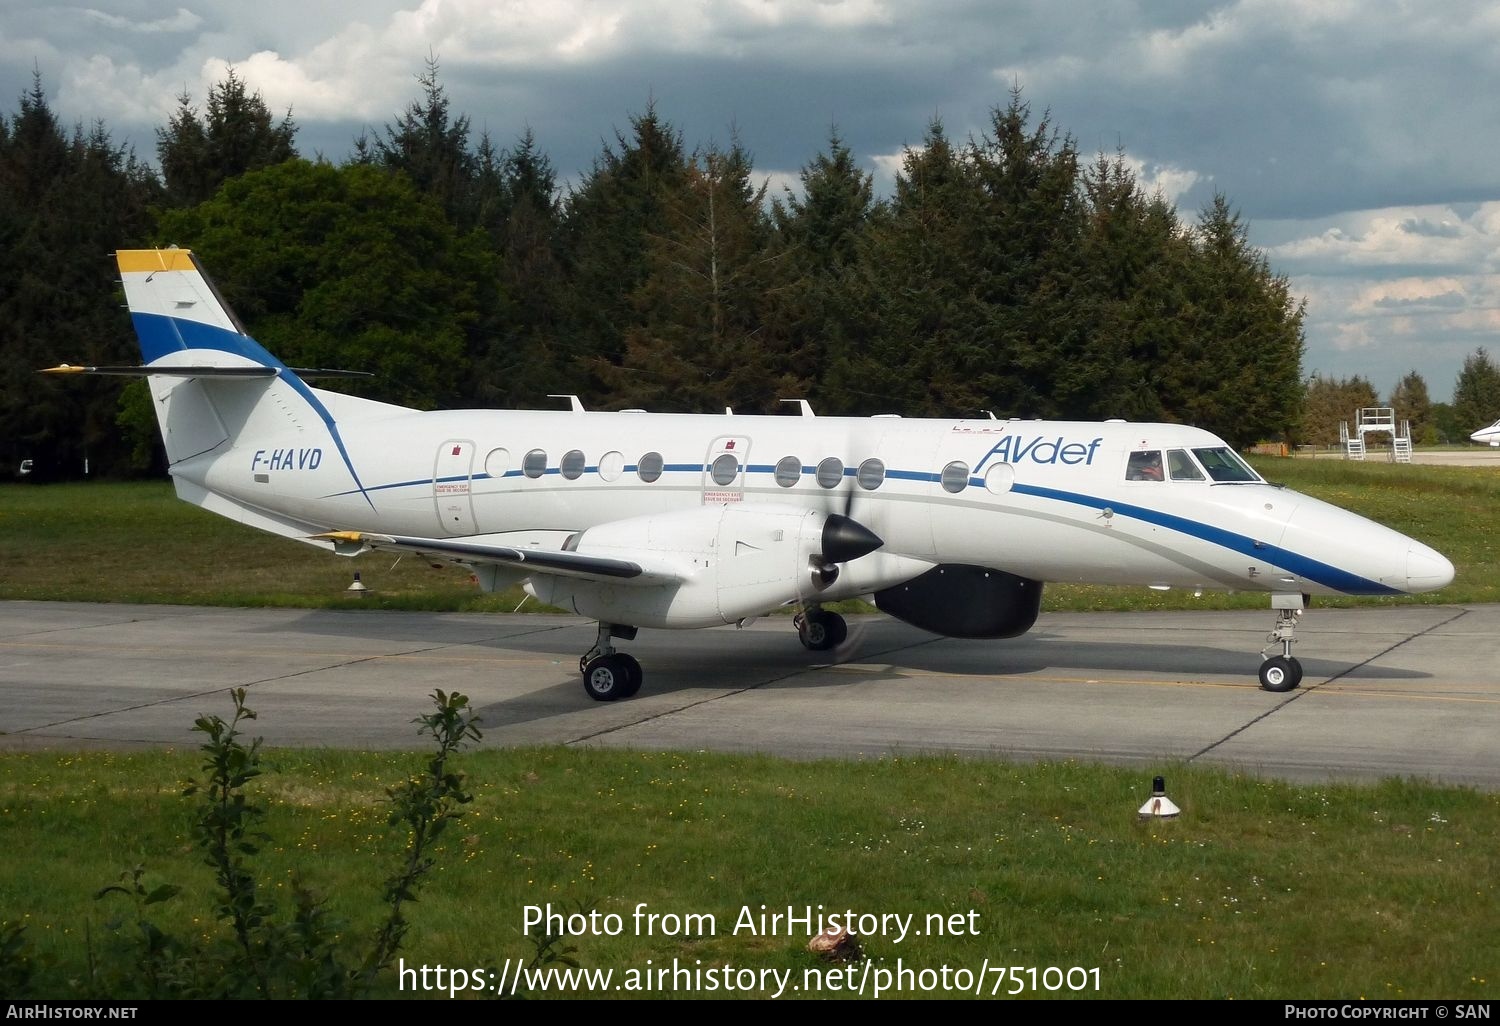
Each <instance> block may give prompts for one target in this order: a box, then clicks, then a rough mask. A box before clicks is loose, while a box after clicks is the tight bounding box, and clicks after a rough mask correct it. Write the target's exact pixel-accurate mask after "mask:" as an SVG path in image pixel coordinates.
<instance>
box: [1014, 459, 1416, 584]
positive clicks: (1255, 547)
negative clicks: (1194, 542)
mask: <svg viewBox="0 0 1500 1026" xmlns="http://www.w3.org/2000/svg"><path fill="white" fill-rule="evenodd" d="M1011 491H1013V492H1017V493H1019V494H1021V495H1034V496H1036V497H1037V498H1040V499H1053V500H1055V501H1058V502H1070V503H1074V504H1075V505H1079V506H1087V507H1089V508H1090V509H1101V510H1102V509H1105V508H1106V507H1107V508H1109V509H1111V510H1113V511H1114V512H1116V513H1118V514H1120V515H1122V516H1127V517H1132V518H1134V519H1136V520H1140V521H1143V522H1145V523H1148V524H1156V525H1157V526H1158V527H1165V528H1167V529H1168V530H1172V531H1177V532H1179V533H1181V534H1185V535H1187V536H1189V537H1191V538H1201V539H1203V540H1204V541H1206V542H1211V543H1212V544H1214V545H1219V546H1222V547H1223V548H1226V549H1229V550H1231V551H1233V552H1239V553H1241V554H1243V555H1246V556H1253V557H1254V558H1256V559H1259V560H1265V561H1268V562H1270V563H1273V564H1275V565H1276V566H1279V567H1282V568H1284V569H1286V570H1289V571H1291V572H1292V573H1294V574H1296V575H1297V576H1299V577H1305V578H1307V579H1308V580H1310V581H1315V582H1316V583H1318V584H1321V585H1323V586H1324V587H1325V588H1333V589H1334V590H1336V591H1341V592H1344V593H1345V594H1346V595H1400V594H1402V592H1401V590H1400V589H1399V588H1392V587H1390V586H1389V585H1385V584H1381V583H1379V582H1378V581H1372V580H1370V579H1369V578H1367V577H1361V576H1359V575H1358V574H1354V573H1350V572H1349V571H1347V570H1341V569H1339V568H1338V567H1336V566H1331V565H1329V564H1328V563H1324V562H1321V561H1319V560H1316V559H1313V558H1311V557H1310V556H1302V555H1298V554H1297V553H1295V552H1292V551H1291V550H1289V549H1283V548H1282V547H1281V546H1279V545H1269V544H1267V543H1265V542H1257V541H1256V540H1255V539H1253V538H1248V537H1246V536H1245V535H1243V534H1236V533H1235V532H1233V531H1226V530H1224V529H1223V528H1222V527H1213V526H1212V525H1210V524H1204V523H1200V522H1199V521H1196V520H1189V519H1187V518H1186V517H1179V516H1175V515H1174V514H1171V513H1163V512H1161V511H1160V510H1154V509H1151V508H1149V507H1146V506H1135V505H1131V504H1130V503H1122V502H1117V501H1115V500H1113V499H1101V498H1098V497H1097V496H1093V495H1083V494H1081V493H1079V492H1066V491H1062V490H1061V489H1057V488H1042V487H1040V486H1037V485H1025V484H1016V485H1013V486H1011Z"/></svg>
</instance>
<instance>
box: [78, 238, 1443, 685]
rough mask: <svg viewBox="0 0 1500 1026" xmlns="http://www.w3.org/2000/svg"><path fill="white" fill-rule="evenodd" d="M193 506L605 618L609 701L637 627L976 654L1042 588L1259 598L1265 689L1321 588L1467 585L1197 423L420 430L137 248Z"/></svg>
mask: <svg viewBox="0 0 1500 1026" xmlns="http://www.w3.org/2000/svg"><path fill="white" fill-rule="evenodd" d="M116 259H117V261H118V264H119V268H120V272H121V276H122V278H123V281H124V287H125V296H126V299H127V302H128V304H129V307H130V314H131V318H132V320H133V322H134V325H135V330H136V333H137V335H138V337H139V341H140V348H141V355H142V364H141V366H138V367H71V366H64V367H60V368H54V370H56V371H62V372H69V373H106V374H130V375H140V376H144V377H145V378H146V380H147V383H148V384H149V386H150V389H151V395H152V398H153V399H154V406H155V409H156V414H157V417H158V419H159V421H160V426H161V431H162V437H163V440H164V442H165V446H166V453H167V459H168V463H169V466H170V473H171V476H172V481H173V483H174V485H175V487H176V491H177V495H178V496H179V497H180V498H182V499H185V500H186V501H188V502H191V503H194V504H196V505H199V506H202V507H203V508H205V509H208V510H211V511H213V512H215V513H219V514H222V515H224V516H226V517H229V518H231V519H233V520H237V521H240V522H242V523H245V524H248V525H250V526H252V527H257V528H260V529H262V530H265V531H270V532H272V533H274V534H278V535H283V536H286V537H288V538H295V539H298V540H300V541H303V542H307V543H309V544H312V545H317V546H321V547H323V548H325V549H329V550H332V551H333V552H336V553H339V554H341V555H347V556H354V555H358V554H360V553H363V552H367V551H370V550H378V549H391V550H397V551H401V552H415V553H420V554H422V555H423V556H424V557H427V558H430V559H435V560H444V561H450V562H453V563H457V564H461V565H463V566H465V567H468V568H469V569H470V570H471V571H472V573H473V574H474V576H475V577H476V578H477V579H478V581H479V584H480V586H481V587H482V588H484V589H486V590H495V589H502V588H507V587H510V586H512V585H516V584H519V585H520V586H521V587H522V588H524V589H525V591H526V592H528V593H529V594H531V595H533V596H535V597H536V598H537V599H539V600H541V601H543V602H547V603H550V604H552V605H555V606H560V607H562V608H564V609H569V610H572V611H574V612H576V613H578V614H579V615H581V616H584V617H587V618H589V619H592V620H595V621H597V622H598V635H597V638H596V640H595V642H594V645H593V646H592V647H591V648H590V649H589V650H588V651H587V652H585V653H583V655H582V657H581V659H580V660H579V668H580V672H581V674H582V678H583V686H584V690H585V691H586V692H587V693H588V694H589V695H590V696H591V697H593V698H595V699H598V700H600V701H612V700H616V699H623V698H629V697H630V696H632V695H634V694H635V693H636V692H637V691H638V690H639V689H640V687H641V680H642V671H641V666H640V664H639V662H637V660H636V659H635V658H633V657H632V656H630V655H629V654H628V653H626V652H623V651H620V650H618V649H617V648H616V647H615V642H616V641H622V640H623V641H629V640H633V639H634V638H635V636H636V632H637V630H638V629H639V628H642V627H647V628H690V627H710V626H716V625H724V624H743V623H745V622H747V621H748V620H750V619H753V618H755V617H757V616H760V615H762V614H764V613H767V612H770V611H773V610H777V609H780V608H783V607H791V608H793V609H794V610H795V611H796V615H795V616H794V617H793V619H792V622H793V623H794V624H795V625H796V629H797V632H798V635H799V637H800V640H801V642H802V644H803V645H805V646H806V647H807V648H809V649H812V650H814V651H824V650H828V649H833V648H836V647H837V646H839V645H840V644H843V643H844V641H845V638H846V633H847V628H846V625H845V622H844V620H843V619H842V618H841V617H840V616H838V614H836V613H834V612H831V611H828V610H826V609H825V608H824V606H825V604H827V603H830V602H833V601H835V600H839V599H846V598H851V597H859V596H873V599H874V603H875V605H876V606H877V607H878V608H879V609H880V610H882V611H884V612H885V613H888V614H890V615H891V616H894V617H897V618H899V619H901V620H904V621H906V622H908V623H911V624H914V625H915V626H917V627H920V628H922V629H924V630H927V631H931V632H934V633H936V634H940V635H946V636H950V637H958V638H1012V637H1016V636H1018V635H1020V634H1023V633H1025V632H1026V631H1027V630H1028V629H1030V628H1031V626H1032V625H1033V624H1034V623H1035V622H1036V619H1037V613H1038V610H1039V609H1040V606H1041V600H1042V587H1043V584H1044V583H1045V582H1081V583H1094V584H1108V585H1136V586H1140V587H1148V588H1156V589H1167V588H1185V589H1190V590H1194V591H1196V590H1201V589H1217V590H1225V591H1239V592H1244V591H1251V592H1263V593H1265V594H1267V595H1268V596H1269V597H1270V602H1271V607H1272V609H1273V610H1274V612H1275V615H1276V623H1275V628H1274V630H1273V631H1272V633H1271V635H1270V639H1269V644H1268V645H1267V647H1266V648H1265V649H1263V650H1262V653H1261V655H1262V657H1263V662H1262V663H1261V665H1260V673H1259V677H1260V683H1261V685H1262V687H1264V688H1266V689H1267V690H1270V691H1288V690H1290V689H1292V688H1295V687H1296V686H1297V685H1298V683H1299V682H1300V680H1301V678H1302V666H1301V664H1300V663H1299V662H1298V661H1297V659H1296V658H1295V657H1293V656H1292V654H1291V646H1292V643H1293V642H1294V641H1295V640H1296V632H1295V627H1296V622H1297V618H1298V616H1299V615H1300V613H1301V612H1302V610H1303V608H1304V605H1305V602H1306V600H1307V598H1308V597H1309V596H1314V595H1402V594H1409V593H1414V592H1426V591H1432V590H1435V589H1438V588H1441V587H1443V586H1444V585H1446V584H1448V583H1449V582H1450V581H1451V580H1452V579H1453V565H1452V564H1451V563H1450V562H1449V561H1448V560H1447V559H1446V558H1444V557H1443V556H1442V555H1441V554H1439V553H1438V552H1436V551H1434V550H1433V549H1431V548H1429V547H1428V546H1426V545H1424V544H1422V543H1421V542H1419V541H1415V540H1413V539H1411V538H1408V537H1405V536H1404V535H1401V534H1399V533H1397V532H1396V531H1393V530H1390V529H1389V528H1386V527H1383V526H1381V525H1380V524H1377V523H1374V522H1372V521H1370V520H1367V519H1365V518H1363V517H1360V516H1357V515H1355V514H1354V513H1351V512H1348V511H1346V510H1343V509H1340V508H1338V507H1336V506H1332V505H1330V504H1328V503H1325V502H1321V501H1319V500H1317V499H1313V498H1310V497H1308V496H1306V495H1302V494H1299V493H1297V492H1295V491H1292V490H1291V489H1288V488H1283V487H1279V486H1276V485H1272V484H1269V483H1267V482H1266V481H1265V480H1263V479H1262V478H1261V477H1260V475H1259V474H1257V473H1256V472H1255V470H1253V469H1252V468H1251V467H1250V466H1249V465H1248V464H1246V463H1245V462H1244V461H1243V460H1242V459H1241V458H1240V457H1239V455H1238V454H1237V453H1236V452H1235V451H1234V449H1233V448H1232V447H1231V446H1229V445H1228V444H1226V443H1225V442H1224V441H1223V440H1222V439H1220V438H1218V437H1216V436H1214V435H1212V434H1210V433H1209V432H1207V431H1203V430H1200V429H1198V428H1194V427H1187V426H1184V425H1179V424H1137V423H1127V422H1124V421H1106V422H1103V423H1084V422H1049V421H1036V420H1026V421H1022V420H994V419H969V420H928V419H922V420H918V419H903V418H899V417H894V416H874V417H861V418H851V417H819V416H815V415H814V412H813V410H812V407H811V405H810V404H809V403H808V402H806V401H801V400H799V401H797V403H796V405H795V406H794V407H789V409H788V415H784V416H740V415H735V414H733V413H731V412H729V411H726V412H725V413H723V414H717V415H692V414H661V413H647V412H644V411H639V410H626V411H622V412H617V413H604V412H588V411H586V410H585V409H584V407H583V404H582V403H581V402H580V401H579V400H578V399H577V398H574V397H564V398H570V399H571V401H570V402H569V403H568V405H569V407H570V408H569V409H565V410H556V411H524V410H519V411H518V410H454V411H439V412H421V411H416V410H410V409H405V408H403V407H399V406H392V405H389V404H386V403H381V402H374V401H371V400H369V399H363V398H358V397H354V396H349V395H344V394H340V393H337V392H333V391H328V390H324V389H321V388H315V387H312V386H311V385H309V384H308V383H307V381H308V379H316V376H317V375H318V374H320V373H324V372H320V371H316V370H314V371H305V370H301V369H293V368H289V367H288V366H286V365H285V364H284V363H282V362H281V361H280V360H279V359H277V358H276V357H275V356H273V355H272V354H271V353H269V352H267V351H266V350H265V349H264V348H262V347H261V346H260V345H259V344H258V343H257V342H256V341H255V340H254V339H253V338H251V337H250V335H249V333H248V332H246V330H245V329H244V327H243V326H242V325H241V323H240V322H239V320H238V319H237V318H236V317H235V316H234V314H233V313H232V312H231V311H230V310H229V308H228V306H227V305H226V304H225V303H224V302H223V301H222V299H221V297H220V296H219V294H218V292H217V290H216V289H215V288H214V286H213V284H212V283H211V282H210V281H209V279H208V278H207V277H206V276H205V275H204V273H203V271H202V269H201V268H200V266H199V264H198V262H197V261H196V260H195V258H194V257H193V255H192V254H191V253H190V252H189V251H187V250H183V249H161V250H132V251H121V252H119V253H117V254H116Z"/></svg>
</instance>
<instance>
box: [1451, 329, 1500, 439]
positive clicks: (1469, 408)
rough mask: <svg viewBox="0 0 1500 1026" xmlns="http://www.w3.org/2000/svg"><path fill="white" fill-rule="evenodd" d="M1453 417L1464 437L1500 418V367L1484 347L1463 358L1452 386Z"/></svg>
mask: <svg viewBox="0 0 1500 1026" xmlns="http://www.w3.org/2000/svg"><path fill="white" fill-rule="evenodd" d="M1453 417H1454V421H1455V422H1456V423H1457V425H1458V428H1459V431H1461V432H1462V433H1463V434H1465V435H1467V434H1468V433H1469V432H1471V431H1478V430H1479V429H1480V428H1481V427H1484V426H1485V425H1487V424H1493V423H1494V422H1495V418H1496V417H1500V367H1496V366H1495V362H1494V361H1493V360H1491V359H1490V354H1489V353H1487V352H1486V351H1485V349H1484V347H1483V346H1480V347H1479V348H1478V349H1476V350H1474V352H1472V353H1470V354H1469V355H1468V356H1467V357H1465V358H1464V367H1463V370H1461V371H1459V373H1458V380H1457V381H1456V382H1455V383H1454V385H1453Z"/></svg>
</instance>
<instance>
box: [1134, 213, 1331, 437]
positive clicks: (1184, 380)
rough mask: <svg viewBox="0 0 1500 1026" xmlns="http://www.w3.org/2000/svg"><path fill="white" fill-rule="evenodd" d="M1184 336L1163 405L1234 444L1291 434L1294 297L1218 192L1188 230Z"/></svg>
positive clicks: (1298, 337) (1299, 308) (1296, 402)
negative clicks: (1173, 379) (1189, 256)
mask: <svg viewBox="0 0 1500 1026" xmlns="http://www.w3.org/2000/svg"><path fill="white" fill-rule="evenodd" d="M1192 247H1193V260H1192V262H1191V264H1190V267H1189V275H1188V278H1187V280H1186V282H1185V286H1186V288H1187V291H1188V296H1189V298H1190V302H1191V306H1190V307H1189V308H1187V309H1186V310H1185V311H1184V316H1183V321H1184V326H1185V328H1186V330H1187V332H1188V333H1187V334H1186V335H1185V336H1184V338H1183V344H1182V345H1181V346H1180V347H1179V348H1178V350H1177V351H1176V352H1175V353H1172V354H1169V358H1170V359H1172V360H1175V361H1178V368H1179V369H1180V376H1179V378H1178V380H1177V381H1176V382H1175V383H1174V387H1172V388H1170V389H1167V390H1165V394H1164V395H1163V397H1162V399H1163V405H1164V407H1165V408H1166V409H1167V410H1169V411H1171V412H1172V413H1173V414H1175V415H1176V416H1177V417H1178V419H1180V420H1182V421H1184V422H1186V423H1190V424H1196V425H1197V426H1199V427H1203V428H1207V429H1208V430H1210V431H1213V432H1215V433H1216V434H1218V435H1220V436H1221V437H1222V438H1224V439H1225V440H1226V441H1228V442H1230V443H1231V444H1233V445H1236V446H1241V447H1243V446H1247V445H1250V444H1252V443H1254V442H1256V441H1258V440H1261V439H1282V438H1286V437H1288V436H1289V435H1291V434H1293V433H1294V432H1295V430H1296V425H1297V422H1298V419H1299V418H1300V416H1301V403H1302V398H1303V394H1304V389H1303V387H1302V383H1301V380H1300V374H1301V366H1302V353H1303V348H1304V345H1303V338H1302V317H1303V305H1302V304H1301V303H1300V302H1297V301H1295V300H1294V299H1293V298H1292V296H1291V288H1290V286H1289V284H1288V282H1287V279H1286V278H1285V277H1284V276H1281V275H1277V274H1274V273H1273V272H1272V271H1271V269H1270V266H1269V264H1268V263H1267V262H1266V259H1265V256H1264V255H1263V254H1261V253H1260V252H1259V251H1258V250H1256V249H1255V248H1254V247H1252V246H1251V245H1250V243H1249V239H1248V231H1247V229H1246V227H1245V225H1244V224H1243V222H1241V220H1240V217H1239V214H1238V212H1236V211H1234V210H1233V209H1232V208H1231V207H1230V205H1229V201H1228V200H1227V199H1226V198H1225V197H1224V196H1223V195H1222V194H1220V195H1216V196H1215V197H1214V199H1213V201H1212V203H1210V204H1209V206H1208V207H1206V208H1205V209H1204V211H1203V215H1202V218H1201V220H1200V222H1199V224H1198V226H1197V227H1196V228H1195V229H1194V231H1193V233H1192Z"/></svg>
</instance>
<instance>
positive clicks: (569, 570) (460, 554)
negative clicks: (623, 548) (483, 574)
mask: <svg viewBox="0 0 1500 1026" xmlns="http://www.w3.org/2000/svg"><path fill="white" fill-rule="evenodd" d="M313 538H315V539H316V540H319V541H331V542H333V544H334V550H335V551H336V552H339V553H340V554H342V555H355V554H357V553H359V552H362V551H364V550H365V549H399V550H401V551H403V552H417V553H421V554H422V555H426V556H433V557H436V558H439V559H453V560H459V561H461V562H466V563H496V564H500V565H503V566H508V567H511V568H513V569H518V570H529V571H532V572H534V573H543V574H555V575H558V576H562V577H582V578H584V579H586V580H592V581H611V582H615V583H620V584H642V585H651V584H670V583H675V582H679V581H681V580H683V577H682V575H681V574H679V573H677V572H676V571H674V570H672V569H670V568H668V567H646V566H643V565H642V564H640V563H638V562H635V561H632V560H627V559H613V558H610V557H608V556H591V555H589V554H588V553H585V552H565V551H562V550H559V549H534V548H518V547H515V546H511V545H495V544H489V543H485V542H474V541H465V540H464V539H462V538H414V537H410V536H406V535H393V534H371V533H370V532H368V531H329V532H328V533H326V534H317V535H313Z"/></svg>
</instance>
